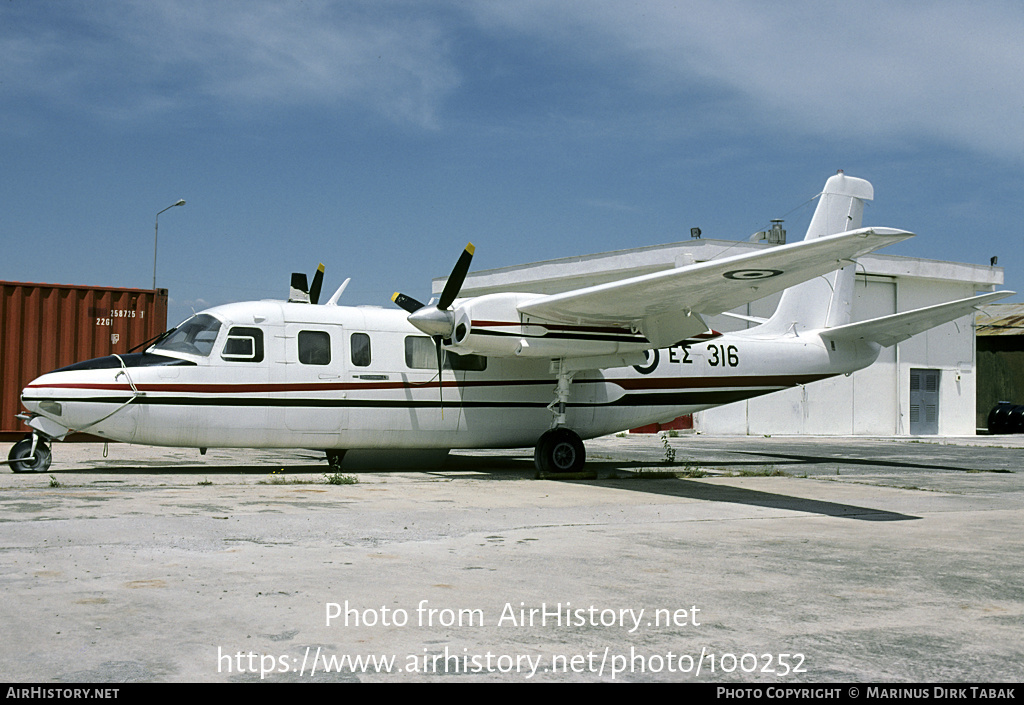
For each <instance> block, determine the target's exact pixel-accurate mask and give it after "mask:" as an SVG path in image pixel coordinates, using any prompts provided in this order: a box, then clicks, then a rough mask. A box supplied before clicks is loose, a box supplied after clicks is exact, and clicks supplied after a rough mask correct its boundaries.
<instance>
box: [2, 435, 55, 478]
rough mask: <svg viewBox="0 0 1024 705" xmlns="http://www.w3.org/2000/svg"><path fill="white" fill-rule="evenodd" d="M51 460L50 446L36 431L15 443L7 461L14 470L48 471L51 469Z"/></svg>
mask: <svg viewBox="0 0 1024 705" xmlns="http://www.w3.org/2000/svg"><path fill="white" fill-rule="evenodd" d="M50 460H51V458H50V446H49V445H47V443H46V441H45V440H43V438H41V437H40V436H38V435H36V434H34V433H30V434H29V435H27V436H25V437H24V438H22V439H21V440H20V441H18V442H17V443H15V444H14V447H13V448H11V452H10V454H8V456H7V463H8V464H9V465H10V466H11V470H13V471H14V472H46V471H47V470H49V469H50Z"/></svg>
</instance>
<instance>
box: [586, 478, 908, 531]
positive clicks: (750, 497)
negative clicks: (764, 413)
mask: <svg viewBox="0 0 1024 705" xmlns="http://www.w3.org/2000/svg"><path fill="white" fill-rule="evenodd" d="M602 485H606V486H608V485H610V486H612V487H615V488H616V489H622V490H627V491H630V492H647V493H650V494H658V495H663V496H669V497H682V498H685V499H696V500H702V501H707V502H723V503H727V504H743V505H746V506H752V507H766V508H769V509H785V510H788V511H794V512H802V513H806V514H820V515H822V516H830V517H841V518H843V519H857V520H859V521H910V520H912V519H920V518H921V517H917V516H913V515H910V514H901V513H899V512H890V511H886V510H883V509H871V508H869V507H859V506H856V505H852V504H841V503H839V502H827V501H823V500H818V499H807V498H806V497H794V496H792V495H785V494H775V493H773V492H763V491H760V490H751V489H747V488H744V487H735V486H732V485H721V484H714V483H708V482H698V481H696V480H689V479H685V478H675V479H672V478H668V479H665V480H645V479H639V478H637V479H623V480H606V481H602Z"/></svg>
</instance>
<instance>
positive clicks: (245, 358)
mask: <svg viewBox="0 0 1024 705" xmlns="http://www.w3.org/2000/svg"><path fill="white" fill-rule="evenodd" d="M220 356H221V357H222V358H223V359H225V360H229V361H231V362H263V331H262V330H260V329H259V328H243V327H237V326H236V327H235V328H232V329H231V330H229V331H228V339H227V342H225V343H224V352H222V353H221V355H220Z"/></svg>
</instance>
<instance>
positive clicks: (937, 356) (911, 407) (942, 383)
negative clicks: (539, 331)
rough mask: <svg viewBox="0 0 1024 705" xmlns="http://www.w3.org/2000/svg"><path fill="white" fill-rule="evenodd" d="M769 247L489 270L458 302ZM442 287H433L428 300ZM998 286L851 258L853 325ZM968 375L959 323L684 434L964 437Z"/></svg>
mask: <svg viewBox="0 0 1024 705" xmlns="http://www.w3.org/2000/svg"><path fill="white" fill-rule="evenodd" d="M776 235H778V231H776ZM782 237H783V238H784V233H783V234H782ZM774 239H776V240H777V239H778V238H777V237H776V238H774ZM769 246H771V245H768V244H764V243H761V242H758V243H752V242H733V241H723V240H701V239H694V240H691V241H689V242H680V243H674V244H669V245H657V246H652V247H642V248H638V249H635V250H623V251H618V252H605V253H600V254H594V255H586V256H581V257H571V258H565V259H559V260H550V261H547V262H537V263H534V264H526V265H521V266H516V267H505V268H502V269H492V270H486V271H480V272H474V273H472V274H470V275H469V277H468V278H467V279H466V283H465V285H464V286H463V288H462V292H461V294H460V295H461V296H477V295H481V294H487V293H493V292H499V291H522V292H537V293H556V292H559V291H567V290H570V289H575V288H579V287H583V286H590V285H594V284H599V283H602V282H607V281H613V280H616V279H622V278H624V277H630V276H637V275H640V274H646V273H649V272H656V271H660V270H664V269H670V268H672V267H677V266H682V265H685V264H690V263H693V262H703V261H707V260H710V259H716V258H719V257H722V256H729V255H737V254H741V253H744V252H749V251H752V250H756V249H760V248H764V247H769ZM444 281H445V280H444V279H435V280H434V285H433V290H434V293H435V296H436V295H437V294H438V293H439V292H440V291H441V289H442V288H443V286H444ZM1002 282H1003V270H1002V269H1001V268H999V267H987V266H982V265H971V264H961V263H956V262H940V261H934V260H925V259H918V258H913V257H900V256H891V255H879V254H872V255H868V256H865V257H862V258H860V260H859V265H858V273H857V289H856V298H855V300H854V302H853V320H854V321H859V320H866V319H869V318H875V317H878V316H885V315H888V314H892V313H898V312H901V311H908V310H911V309H915V308H919V307H922V306H928V305H931V304H937V303H941V302H944V301H950V300H953V299H960V298H965V297H968V296H973V295H974V294H975V293H977V292H987V291H992V290H994V289H995V288H996V287H997V286H998V285H1000V284H1002ZM778 300H779V295H775V296H771V297H767V298H765V299H762V300H760V301H755V302H753V303H751V304H748V305H747V306H745V307H744V308H743V309H741V310H736V311H734V313H738V314H742V315H746V316H756V317H762V318H767V317H768V316H770V315H771V313H772V312H773V311H774V309H775V306H776V305H777V303H778ZM707 320H708V324H709V325H710V327H711V328H712V329H713V330H717V331H722V332H725V331H729V330H736V329H737V328H740V327H744V326H747V325H753V324H750V323H747V322H745V321H742V320H739V319H735V318H731V317H728V316H724V315H723V316H712V317H709V318H708V319H707ZM974 370H975V343H974V322H973V319H972V317H971V316H967V317H964V318H962V319H960V320H958V321H955V322H953V323H948V324H946V325H943V326H940V327H938V328H934V329H932V330H930V331H928V332H926V333H922V334H920V335H918V336H915V337H914V338H911V339H910V340H907V341H905V342H903V343H900V344H898V345H896V346H895V347H893V348H887V349H885V350H883V351H882V354H881V355H880V356H879V359H878V361H877V362H875V363H874V364H873V365H871V366H870V367H868V368H866V369H863V370H860V371H858V372H855V373H854V374H852V375H850V376H849V377H838V378H833V379H829V380H824V381H821V382H816V383H814V384H811V385H807V386H806V387H796V388H794V389H790V390H786V391H783V392H778V393H775V394H769V395H766V396H763V397H757V398H754V399H750V400H747V401H742V402H736V403H734V404H728V405H725V406H721V407H718V408H715V409H709V410H707V411H703V412H700V413H698V414H695V416H694V427H695V428H696V429H697V430H698V431H702V432H706V433H716V434H739V435H744V434H819V435H918V434H938V435H973V434H974V433H975V388H976V381H975V374H974Z"/></svg>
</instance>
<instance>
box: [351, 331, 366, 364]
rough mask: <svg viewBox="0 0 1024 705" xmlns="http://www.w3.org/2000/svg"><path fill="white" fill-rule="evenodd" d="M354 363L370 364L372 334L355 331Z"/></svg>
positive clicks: (352, 344)
mask: <svg viewBox="0 0 1024 705" xmlns="http://www.w3.org/2000/svg"><path fill="white" fill-rule="evenodd" d="M351 348H352V364H353V365H355V366H356V367H369V366H370V336H368V335H367V334H366V333H353V334H352V338H351Z"/></svg>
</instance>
